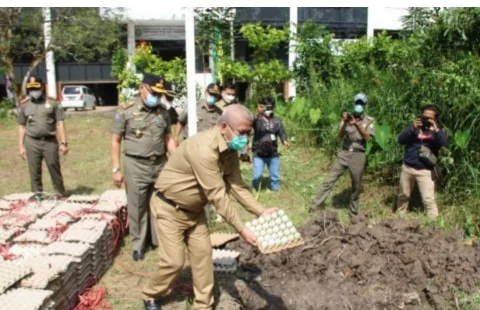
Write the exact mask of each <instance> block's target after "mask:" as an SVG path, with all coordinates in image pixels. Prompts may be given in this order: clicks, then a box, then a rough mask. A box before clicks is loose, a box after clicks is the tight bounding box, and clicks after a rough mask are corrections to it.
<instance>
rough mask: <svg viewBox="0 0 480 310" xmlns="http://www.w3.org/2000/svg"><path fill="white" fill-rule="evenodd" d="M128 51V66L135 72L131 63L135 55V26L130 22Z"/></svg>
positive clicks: (128, 26)
mask: <svg viewBox="0 0 480 310" xmlns="http://www.w3.org/2000/svg"><path fill="white" fill-rule="evenodd" d="M127 50H128V64H127V65H128V66H129V67H130V68H132V69H134V70H135V68H134V65H133V64H132V63H131V59H132V56H133V55H134V54H135V24H134V23H133V22H131V21H130V22H128V25H127Z"/></svg>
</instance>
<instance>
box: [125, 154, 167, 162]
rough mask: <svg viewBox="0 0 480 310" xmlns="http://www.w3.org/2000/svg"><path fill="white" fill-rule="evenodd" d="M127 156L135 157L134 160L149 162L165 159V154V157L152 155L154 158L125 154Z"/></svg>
mask: <svg viewBox="0 0 480 310" xmlns="http://www.w3.org/2000/svg"><path fill="white" fill-rule="evenodd" d="M125 156H128V157H133V158H138V159H144V160H149V161H156V160H157V159H160V158H163V157H165V154H163V155H152V156H148V157H143V156H137V155H130V154H125Z"/></svg>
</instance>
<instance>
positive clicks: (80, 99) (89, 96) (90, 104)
mask: <svg viewBox="0 0 480 310" xmlns="http://www.w3.org/2000/svg"><path fill="white" fill-rule="evenodd" d="M96 105H97V99H96V98H95V95H94V94H93V93H92V91H91V90H90V89H89V88H88V87H87V86H84V85H67V86H64V87H63V89H62V107H63V109H64V110H67V109H69V108H74V109H75V111H77V110H78V109H82V110H85V109H86V108H92V110H95V106H96Z"/></svg>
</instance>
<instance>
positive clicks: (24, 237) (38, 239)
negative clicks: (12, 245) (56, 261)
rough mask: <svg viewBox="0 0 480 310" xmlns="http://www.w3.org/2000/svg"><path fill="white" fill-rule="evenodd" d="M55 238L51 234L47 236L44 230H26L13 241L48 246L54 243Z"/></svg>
mask: <svg viewBox="0 0 480 310" xmlns="http://www.w3.org/2000/svg"><path fill="white" fill-rule="evenodd" d="M55 239H56V237H55V236H54V235H52V234H49V233H48V231H46V230H27V231H25V232H24V233H22V234H21V235H19V236H18V237H15V238H14V239H13V241H14V242H18V243H28V242H33V243H40V244H50V243H52V242H54V241H55Z"/></svg>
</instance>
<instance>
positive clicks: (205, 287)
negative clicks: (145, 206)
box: [143, 193, 214, 309]
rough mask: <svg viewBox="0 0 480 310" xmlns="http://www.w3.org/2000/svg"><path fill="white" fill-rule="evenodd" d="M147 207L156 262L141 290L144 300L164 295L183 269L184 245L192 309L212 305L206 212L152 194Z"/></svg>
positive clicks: (210, 307) (210, 264)
mask: <svg viewBox="0 0 480 310" xmlns="http://www.w3.org/2000/svg"><path fill="white" fill-rule="evenodd" d="M150 210H151V213H152V216H153V218H154V219H155V222H156V225H155V229H156V230H157V235H158V239H159V241H160V246H159V247H158V254H159V258H160V260H159V262H158V269H157V270H156V271H155V272H154V274H153V275H152V277H151V278H150V280H149V282H148V283H147V285H146V286H145V287H144V289H143V295H144V298H145V299H157V298H159V297H161V296H163V295H165V294H166V293H167V292H168V290H169V288H170V286H171V285H172V283H173V282H174V281H175V279H176V278H177V276H178V275H179V274H180V272H181V271H182V269H183V266H184V263H185V247H186V248H187V251H188V256H189V260H190V264H191V268H192V275H193V290H194V294H195V303H194V309H212V307H213V302H214V298H213V285H214V284H213V283H214V281H213V260H212V245H211V243H210V234H209V231H208V227H207V221H206V218H205V213H204V212H201V213H189V212H184V211H182V210H178V209H176V208H174V207H172V206H170V205H168V204H166V203H165V202H163V201H162V200H160V199H159V198H158V197H157V196H156V195H155V193H154V194H153V195H152V199H151V202H150Z"/></svg>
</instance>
